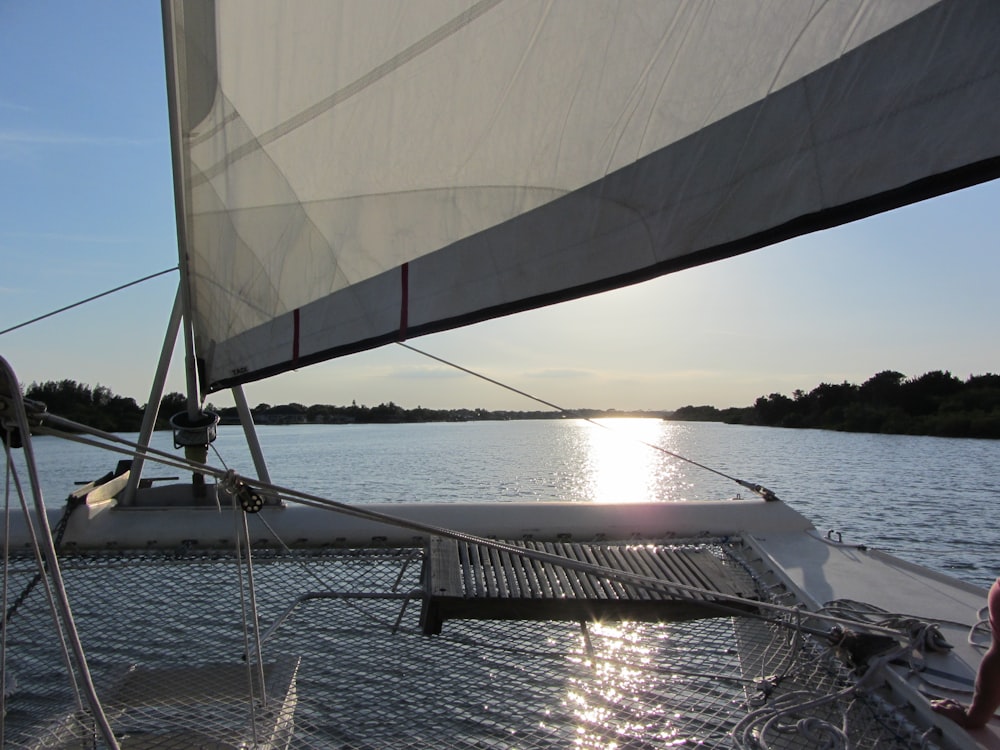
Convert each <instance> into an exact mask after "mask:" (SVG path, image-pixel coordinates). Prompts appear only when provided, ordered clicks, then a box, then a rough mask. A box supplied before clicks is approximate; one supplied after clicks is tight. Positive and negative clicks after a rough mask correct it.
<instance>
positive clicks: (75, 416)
mask: <svg viewBox="0 0 1000 750" xmlns="http://www.w3.org/2000/svg"><path fill="white" fill-rule="evenodd" d="M24 395H25V398H28V399H31V400H33V401H41V402H42V403H44V404H45V405H46V407H47V408H48V410H49V411H50V412H52V413H54V414H58V415H59V416H61V417H65V418H67V419H71V420H73V421H75V422H80V423H82V424H86V425H89V426H91V427H96V428H98V429H101V430H105V431H107V432H137V431H138V430H139V427H140V425H141V423H142V416H143V413H144V410H145V406H140V405H139V404H137V403H136V401H135V399H133V398H128V397H126V396H118V395H116V394H114V393H112V392H111V390H110V389H109V388H107V387H106V386H102V385H97V386H95V387H93V388H92V387H91V386H89V385H86V384H83V383H77V382H76V381H75V380H59V381H46V382H44V383H32V384H31V385H30V386H28V388H26V389H25V394H24ZM185 407H186V399H185V397H184V395H183V394H181V393H168V394H167V395H165V396H164V397H163V399H162V400H161V402H160V409H159V416H158V418H157V422H156V428H157V429H169V427H170V425H169V420H170V417H171V416H172V415H174V414H176V413H178V412H180V411H183V410H184V409H185ZM206 408H207V409H208V410H209V411H214V412H216V413H217V414H219V415H220V417H221V418H222V420H223V421H224V422H235V421H237V414H236V408H235V407H227V408H222V409H216V408H215V407H214V406H212V405H211V404H208V405H207V406H206ZM251 413H252V414H253V418H254V421H255V422H257V423H258V424H308V423H326V424H339V423H369V424H385V423H410V422H461V421H473V420H508V419H555V418H559V417H561V416H564V415H563V414H561V413H560V412H556V411H491V410H488V409H481V408H478V409H426V408H424V407H421V406H418V407H416V408H415V409H406V408H404V407H402V406H399V405H398V404H395V403H393V402H392V401H389V402H388V403H381V404H378V405H377V406H364V405H358V404H357V403H354V402H352V403H351V405H350V406H335V405H332V404H314V405H312V406H305V405H303V404H299V403H289V404H280V405H276V406H272V405H270V404H258V405H257V406H256V407H254V408H253V409H252V410H251ZM571 416H581V417H588V418H595V417H611V416H618V417H630V416H631V417H666V418H668V419H676V420H689V421H712V422H726V423H729V424H747V425H763V426H767V427H800V428H814V429H824V430H839V431H845V432H882V433H896V434H904V435H935V436H941V437H972V438H992V439H1000V375H993V374H986V375H973V376H970V377H969V378H967V379H966V380H964V381H963V380H960V379H959V378H957V377H955V376H954V375H952V374H951V373H949V372H946V371H945V372H943V371H940V370H935V371H933V372H928V373H926V374H924V375H921V376H919V377H916V378H907V377H906V376H905V375H903V374H902V373H900V372H896V371H894V370H884V371H883V372H880V373H878V374H876V375H874V376H872V377H871V378H869V379H868V380H866V381H865V382H864V383H862V384H861V385H854V384H852V383H848V382H846V381H845V382H843V383H840V384H829V383H821V384H820V385H818V386H816V387H815V388H813V389H812V390H811V391H809V392H808V393H807V392H805V391H803V390H796V391H794V392H793V393H792V395H791V396H790V397H789V396H786V395H784V394H781V393H771V394H769V395H767V396H761V397H759V398H758V399H757V400H756V401H755V402H754V403H753V405H752V406H747V407H731V408H728V409H718V408H716V407H714V406H691V405H689V406H683V407H681V408H680V409H677V410H676V411H674V412H657V411H632V412H625V411H616V410H614V409H611V410H600V409H583V410H578V411H575V412H573V414H572V415H571Z"/></svg>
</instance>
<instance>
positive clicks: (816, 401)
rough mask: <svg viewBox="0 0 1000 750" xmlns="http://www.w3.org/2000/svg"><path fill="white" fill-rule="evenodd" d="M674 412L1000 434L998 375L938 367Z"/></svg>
mask: <svg viewBox="0 0 1000 750" xmlns="http://www.w3.org/2000/svg"><path fill="white" fill-rule="evenodd" d="M670 418H671V419H681V420H692V421H717V422H727V423H729V424H749V425H764V426H768V427H800V428H801V427H805V428H814V429H823V430H839V431H842V432H880V433H893V434H901V435H934V436H938V437H971V438H991V439H1000V375H993V374H986V375H972V376H969V378H967V379H966V380H964V381H963V380H960V379H959V378H957V377H955V376H954V375H952V374H951V373H950V372H947V371H941V370H934V371H933V372H928V373H925V374H924V375H921V376H919V377H916V378H907V377H906V376H905V375H904V374H903V373H900V372H896V371H894V370H884V371H882V372H880V373H878V374H876V375H873V376H872V377H871V378H869V379H868V380H866V381H865V382H864V383H862V384H861V385H854V384H852V383H848V382H846V381H845V382H843V383H840V384H839V385H838V384H830V383H821V384H820V385H818V386H816V387H815V388H813V389H812V390H811V391H809V392H808V393H806V392H805V391H802V390H796V391H794V392H793V393H792V395H791V397H789V396H786V395H783V394H781V393H771V394H769V395H767V396H761V397H759V398H758V399H757V400H756V401H755V402H754V404H753V406H748V407H745V408H738V407H735V408H730V409H716V408H715V407H713V406H684V407H682V408H680V409H677V410H676V411H675V412H673V414H671V415H670Z"/></svg>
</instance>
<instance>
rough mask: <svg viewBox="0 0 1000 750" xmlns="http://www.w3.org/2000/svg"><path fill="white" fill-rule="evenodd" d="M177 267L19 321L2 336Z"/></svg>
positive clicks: (175, 268) (1, 332) (0, 332)
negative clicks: (21, 321)
mask: <svg viewBox="0 0 1000 750" xmlns="http://www.w3.org/2000/svg"><path fill="white" fill-rule="evenodd" d="M177 268H178V267H177V266H174V267H173V268H165V269H164V270H162V271H157V272H156V273H151V274H150V275H149V276H143V277H142V278H141V279H136V280H135V281H130V282H128V283H127V284H122V285H121V286H116V287H115V288H114V289H109V290H108V291H106V292H101V293H100V294H95V295H94V296H93V297H87V299H82V300H80V301H79V302H74V303H73V304H71V305H66V306H65V307H60V308H59V309H58V310H53V311H52V312H48V313H45V314H44V315H39V316H38V317H37V318H32V319H31V320H26V321H24V322H23V323H18V324H17V325H16V326H11V327H10V328H5V329H4V330H2V331H0V336H3V335H4V334H5V333H10V332H11V331H16V330H17V329H18V328H24V327H25V326H30V325H31V324H32V323H37V322H38V321H40V320H45V319H46V318H51V317H52V316H53V315H58V314H59V313H63V312H66V311H67V310H72V309H73V308H74V307H79V306H80V305H85V304H87V303H88V302H93V301H94V300H97V299H100V298H101V297H107V296H108V295H109V294H114V293H115V292H120V291H121V290H122V289H128V288H129V287H130V286H135V285H136V284H141V283H142V282H144V281H149V280H150V279H155V278H156V277H157V276H163V275H164V274H167V273H171V272H173V271H176V270H177Z"/></svg>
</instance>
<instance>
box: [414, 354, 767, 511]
mask: <svg viewBox="0 0 1000 750" xmlns="http://www.w3.org/2000/svg"><path fill="white" fill-rule="evenodd" d="M396 345H397V346H401V347H403V348H404V349H409V350H410V351H411V352H414V353H416V354H420V355H421V356H424V357H427V358H428V359H431V360H433V361H435V362H440V363H441V364H443V365H446V366H448V367H451V368H454V369H456V370H458V371H460V372H464V373H466V374H467V375H472V376H473V377H475V378H479V379H480V380H484V381H486V382H487V383H492V384H493V385H495V386H498V387H500V388H503V389H505V390H508V391H510V392H511V393H516V394H517V395H518V396H524V397H525V398H527V399H530V400H531V401H534V402H536V403H539V404H542V405H543V406H548V407H549V408H550V409H555V410H556V411H558V412H559V413H561V414H565V415H566V416H570V417H574V418H576V419H582V420H584V421H585V422H588V423H590V424H592V425H594V426H595V427H601V428H603V429H605V430H608V431H610V432H612V433H614V434H615V435H618V436H619V437H626V438H629V439H631V440H633V441H635V442H636V443H638V444H640V445H645V446H646V447H647V448H652V449H653V450H655V451H659V452H660V453H663V454H664V455H667V456H670V457H671V458H673V459H676V460H678V461H683V462H685V463H688V464H691V465H692V466H697V467H698V468H699V469H704V470H705V471H708V472H711V473H712V474H715V475H716V476H719V477H722V478H723V479H728V480H729V481H730V482H735V483H736V484H738V485H740V486H741V487H743V488H744V489H747V490H750V491H751V492H753V493H755V494H757V495H760V496H761V497H762V498H764V499H765V500H778V499H779V498H778V496H777V495H776V494H775V493H774V492H773V491H771V490H769V489H768V488H767V487H764V486H763V485H760V484H757V483H755V482H748V481H747V480H745V479H740V478H739V477H734V476H731V475H729V474H726V473H725V472H723V471H719V470H718V469H713V468H712V467H711V466H706V465H705V464H702V463H698V462H697V461H695V460H694V459H691V458H687V457H686V456H682V455H681V454H679V453H674V452H673V451H671V450H668V449H667V448H664V447H663V446H662V445H657V444H656V443H650V442H648V441H646V440H643V439H641V438H637V437H634V436H630V435H629V436H625V435H622V434H621V433H620V432H617V431H616V430H615V429H614V428H613V427H610V426H609V425H606V424H604V423H602V422H598V421H597V420H596V419H591V418H590V417H587V416H585V415H583V414H580V413H579V412H577V411H574V410H573V409H567V408H565V407H562V406H559V405H558V404H554V403H552V402H551V401H546V400H545V399H543V398H539V397H538V396H535V395H532V394H531V393H528V392H527V391H522V390H520V389H518V388H515V387H514V386H512V385H507V384H506V383H504V382H502V381H499V380H495V379H494V378H491V377H489V376H488V375H483V374H482V373H480V372H476V371H475V370H470V369H469V368H468V367H463V366H462V365H459V364H456V363H455V362H451V361H449V360H447V359H444V358H442V357H438V356H436V355H434V354H431V353H429V352H426V351H424V350H422V349H418V348H417V347H415V346H412V345H410V344H406V343H403V342H402V341H397V342H396Z"/></svg>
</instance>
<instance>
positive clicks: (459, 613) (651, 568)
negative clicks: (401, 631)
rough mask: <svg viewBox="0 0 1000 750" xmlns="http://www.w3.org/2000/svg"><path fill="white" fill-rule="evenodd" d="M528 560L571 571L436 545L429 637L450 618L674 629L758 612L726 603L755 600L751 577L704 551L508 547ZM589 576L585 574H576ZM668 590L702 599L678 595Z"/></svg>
mask: <svg viewBox="0 0 1000 750" xmlns="http://www.w3.org/2000/svg"><path fill="white" fill-rule="evenodd" d="M510 544H511V545H512V546H515V547H519V548H521V549H524V550H525V551H527V552H540V553H545V554H547V555H555V556H559V557H561V558H564V559H566V560H567V561H568V563H569V566H566V565H561V564H557V563H556V562H550V561H549V560H544V561H542V560H537V559H532V558H531V557H528V556H524V555H521V554H518V553H517V552H511V551H507V550H498V549H496V548H493V547H489V546H486V545H481V544H474V543H471V542H464V541H457V540H455V539H448V538H441V537H431V538H430V540H429V542H428V545H427V554H426V557H425V562H424V581H425V587H426V592H427V593H426V597H425V600H424V604H423V611H422V613H421V625H422V628H423V632H424V633H425V634H427V635H433V634H437V633H440V632H441V627H442V625H443V623H444V621H445V620H448V619H470V620H577V621H588V620H589V621H601V620H637V621H643V622H675V621H681V620H692V619H701V618H705V617H718V616H719V614H720V612H721V611H722V607H725V608H728V610H730V611H731V610H738V611H755V607H754V606H753V605H752V604H746V603H733V602H730V601H728V600H725V601H723V597H720V596H717V595H720V594H721V595H724V596H735V597H743V598H747V599H756V591H755V588H754V584H753V581H752V580H751V579H750V577H749V576H748V575H746V573H744V572H743V571H742V570H741V569H739V568H738V567H737V566H734V565H732V564H730V563H728V562H727V561H725V560H724V559H722V558H720V557H719V556H717V555H715V554H713V552H712V551H711V550H709V549H706V548H704V547H688V548H685V547H680V548H678V547H668V546H664V545H657V544H638V543H634V544H627V543H626V544H621V543H617V544H610V543H590V544H580V543H569V542H533V541H523V542H516V543H510ZM579 563H582V564H584V565H588V566H599V567H601V568H610V569H612V570H616V571H624V572H625V573H629V574H633V575H637V576H642V577H643V578H645V579H653V580H655V581H656V582H657V583H658V584H663V585H662V586H659V587H655V588H654V587H649V586H642V585H632V584H630V583H628V582H622V581H619V580H614V579H611V578H609V577H607V576H601V575H598V574H594V573H590V572H587V571H585V570H579V569H575V568H574V567H573V566H574V565H576V564H579ZM577 567H582V566H577ZM669 584H681V585H682V586H686V587H695V588H697V589H700V590H701V591H700V592H698V593H692V592H690V591H686V590H680V589H677V588H675V589H671V588H670V586H669Z"/></svg>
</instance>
